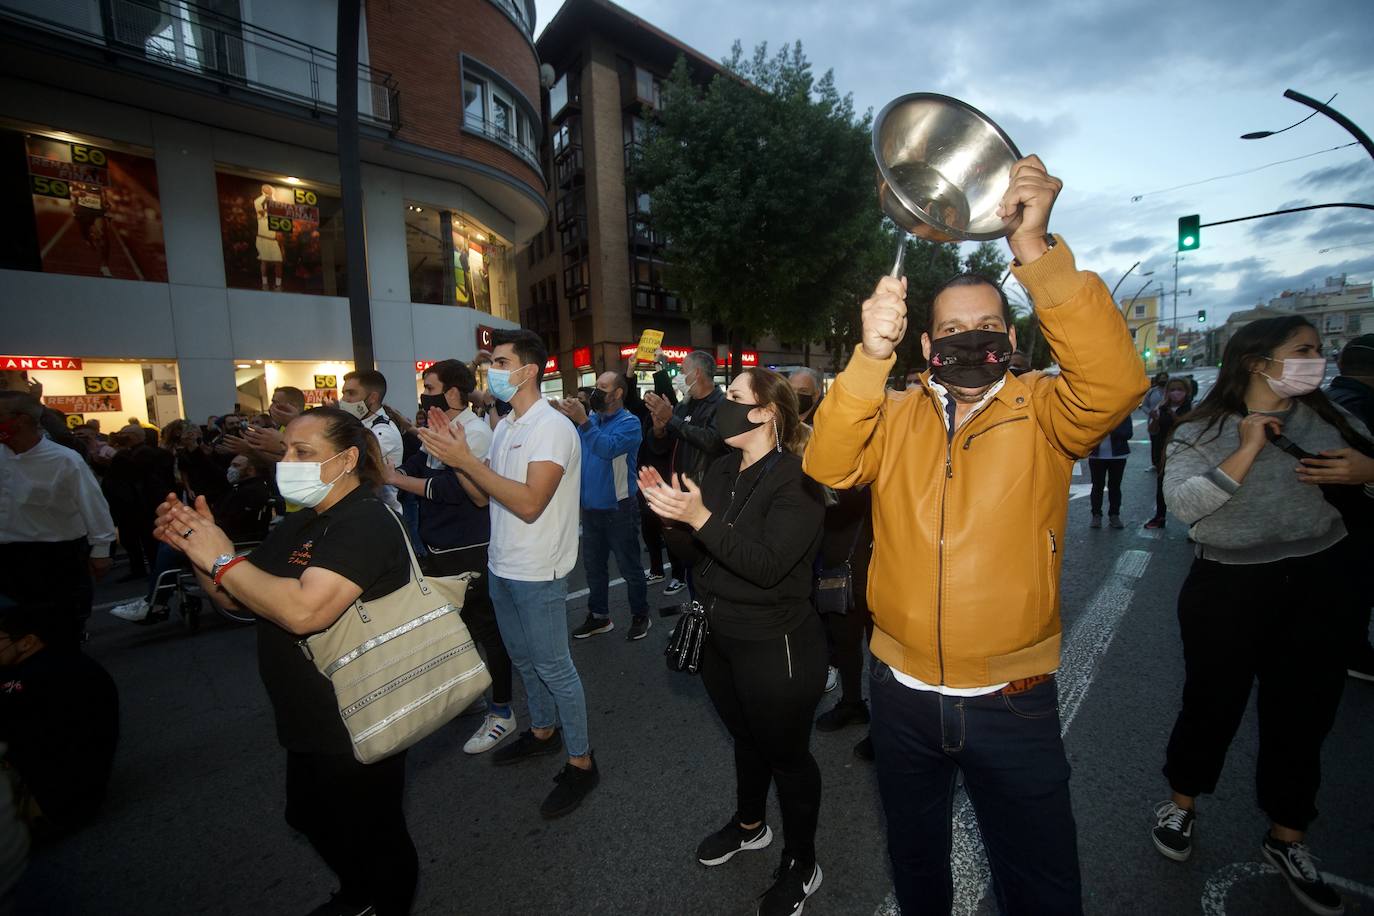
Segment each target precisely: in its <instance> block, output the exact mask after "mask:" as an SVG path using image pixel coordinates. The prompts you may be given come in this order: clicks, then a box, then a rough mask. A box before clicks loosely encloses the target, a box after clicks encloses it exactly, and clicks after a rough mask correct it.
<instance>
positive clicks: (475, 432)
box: [420, 407, 493, 470]
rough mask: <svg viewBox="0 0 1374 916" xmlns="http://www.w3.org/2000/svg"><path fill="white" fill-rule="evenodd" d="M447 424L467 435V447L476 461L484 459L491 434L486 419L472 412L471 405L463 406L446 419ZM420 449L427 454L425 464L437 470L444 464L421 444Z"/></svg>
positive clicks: (488, 447) (489, 446) (489, 448)
mask: <svg viewBox="0 0 1374 916" xmlns="http://www.w3.org/2000/svg"><path fill="white" fill-rule="evenodd" d="M448 425H449V428H450V429H459V428H461V429H462V430H463V435H464V436H467V440H468V449H469V450H471V452H472V454H473V456H474V457H476V458H477V460H478V461H485V460H486V458H487V454H488V453H489V452H490V451H491V440H492V436H493V433H492V431H491V426H489V425H488V424H487V421H486V420H483V419H482V418H481V417H479V416H477V414H475V413H473V412H472V408H471V407H464V408H463V409H462V411H461V412H460V413H459V414H458V415H457V416H456V417H454V418H453V419H452V420H449V421H448ZM420 451H422V452H425V455H426V456H427V457H426V458H425V464H426V465H428V466H429V467H431V468H434V469H435V470H438V469H439V468H441V467H443V466H444V463H443V462H442V461H440V460H439V459H438V458H435V457H434V456H433V455H430V454H429V452H427V451H425V447H424V446H423V445H422V446H420Z"/></svg>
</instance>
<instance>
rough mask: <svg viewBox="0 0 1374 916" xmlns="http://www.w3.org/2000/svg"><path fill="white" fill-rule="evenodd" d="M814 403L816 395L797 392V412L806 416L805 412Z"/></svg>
mask: <svg viewBox="0 0 1374 916" xmlns="http://www.w3.org/2000/svg"><path fill="white" fill-rule="evenodd" d="M815 404H816V397H815V395H810V394H799V395H797V413H799V414H801V415H802V416H806V412H807V411H808V410H810V409H811V408H812V407H813V406H815Z"/></svg>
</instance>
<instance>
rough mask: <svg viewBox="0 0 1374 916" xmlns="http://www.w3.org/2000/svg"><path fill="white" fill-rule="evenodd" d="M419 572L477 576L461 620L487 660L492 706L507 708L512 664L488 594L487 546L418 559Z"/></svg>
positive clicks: (473, 581) (469, 590)
mask: <svg viewBox="0 0 1374 916" xmlns="http://www.w3.org/2000/svg"><path fill="white" fill-rule="evenodd" d="M420 568H421V569H423V570H424V572H425V575H427V576H456V575H459V574H461V573H465V572H476V573H480V575H479V576H478V577H477V578H476V579H474V580H472V581H471V582H469V583H468V590H467V594H466V595H465V596H464V598H463V610H462V618H463V623H465V624H467V628H468V633H470V634H471V635H472V638H473V639H475V640H477V644H478V645H480V646H481V647H482V650H483V652H484V653H485V654H486V657H487V672H488V673H489V674H491V702H492V703H494V704H495V705H497V706H509V705H510V683H511V681H510V679H511V663H510V653H508V652H507V651H506V644H505V643H504V642H502V641H501V631H500V629H498V628H497V626H496V610H495V608H493V607H492V606H491V596H490V595H489V594H488V592H487V581H488V578H487V577H488V576H490V575H491V574H490V573H489V572H487V548H486V545H482V546H481V547H473V548H470V549H468V550H452V551H445V552H443V553H433V552H431V553H429V554H427V555H426V556H424V557H422V558H421V559H420Z"/></svg>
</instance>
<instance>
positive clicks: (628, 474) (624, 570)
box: [558, 372, 650, 639]
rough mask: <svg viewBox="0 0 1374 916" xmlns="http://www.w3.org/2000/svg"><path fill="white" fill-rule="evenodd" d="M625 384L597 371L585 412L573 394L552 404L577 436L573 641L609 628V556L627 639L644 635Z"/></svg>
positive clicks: (638, 432)
mask: <svg viewBox="0 0 1374 916" xmlns="http://www.w3.org/2000/svg"><path fill="white" fill-rule="evenodd" d="M628 390H629V383H628V382H627V381H626V380H625V376H623V375H621V374H620V373H619V372H603V373H601V376H600V377H599V378H598V379H597V380H596V388H595V389H593V390H592V394H591V415H590V416H588V413H587V411H586V409H584V408H583V406H582V403H581V402H580V401H578V400H576V399H568V400H564V401H560V402H559V404H558V409H559V410H560V411H562V412H563V413H564V414H565V415H566V416H567V417H568V419H569V420H572V421H573V423H574V424H575V425H576V426H577V434H578V436H579V437H580V438H581V440H582V565H583V567H584V568H585V569H586V571H587V590H588V591H589V592H590V594H589V595H588V597H587V611H588V613H587V619H586V621H585V622H583V624H582V625H581V626H580V627H578V628H577V629H576V630H573V632H572V637H573V639H586V638H587V637H588V636H596V635H597V634H598V633H609V632H610V631H611V630H613V629H615V624H614V623H612V622H611V610H610V604H609V603H608V601H609V592H610V562H609V561H610V555H611V554H615V561H616V565H617V566H619V567H620V575H621V576H622V577H623V578H624V579H625V584H626V587H627V588H628V589H629V593H630V613H631V615H632V618H631V621H630V632H629V635H628V637H627V638H628V639H643V638H644V637H645V636H646V635H648V633H649V627H650V621H649V595H648V587H647V584H646V582H645V579H644V562H643V552H642V551H641V550H640V547H639V504H638V503H637V502H636V501H635V492H636V489H637V487H638V484H637V483H636V477H637V475H638V473H639V468H638V467H637V465H638V460H637V458H638V454H639V444H640V442H641V441H642V439H643V437H644V433H643V430H642V428H641V426H640V424H639V420H638V419H637V418H636V417H635V415H634V414H632V413H630V412H629V411H628V410H626V409H625V392H626V391H628Z"/></svg>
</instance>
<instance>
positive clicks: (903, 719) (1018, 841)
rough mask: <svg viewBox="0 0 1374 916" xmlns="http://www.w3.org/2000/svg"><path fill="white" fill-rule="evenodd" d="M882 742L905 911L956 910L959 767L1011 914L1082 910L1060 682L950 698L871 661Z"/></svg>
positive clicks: (878, 745) (882, 780) (886, 806)
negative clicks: (953, 863) (953, 862)
mask: <svg viewBox="0 0 1374 916" xmlns="http://www.w3.org/2000/svg"><path fill="white" fill-rule="evenodd" d="M871 670H872V674H871V675H870V677H869V700H870V702H872V704H873V725H872V731H871V734H872V736H873V751H874V753H875V755H876V757H877V760H876V763H877V769H878V790H879V793H880V794H881V796H882V801H883V811H884V813H885V814H886V816H887V851H888V855H889V856H890V857H891V859H892V873H893V881H894V883H895V885H896V891H897V901H898V903H899V904H900V905H901V909H902V913H904V914H905V916H918V914H929V913H939V914H942V916H947V914H948V913H949V912H950V907H951V905H952V902H953V895H954V882H953V878H952V874H951V870H950V849H951V844H952V836H953V830H952V821H953V811H954V799H955V790H954V784H955V776H956V775H957V773H958V772H960V771H962V772H963V774H964V788H965V790H966V791H967V792H968V795H969V799H970V800H971V801H972V802H973V809H974V812H975V814H976V815H977V817H978V827H979V830H980V831H981V833H982V836H983V845H984V846H985V847H986V849H987V854H988V864H989V865H990V866H991V867H992V883H993V889H994V891H995V892H996V895H997V903H998V906H999V908H1000V910H1001V912H1002V913H1004V914H1009V916H1017V914H1022V913H1034V914H1037V916H1041V914H1065V913H1067V914H1079V913H1082V912H1083V902H1082V886H1081V881H1080V878H1079V871H1078V837H1077V831H1076V828H1075V826H1074V820H1073V810H1072V809H1071V807H1070V804H1069V763H1068V760H1067V759H1066V758H1065V756H1064V742H1063V741H1062V740H1061V738H1060V736H1059V690H1058V685H1057V683H1056V682H1055V681H1054V680H1053V679H1051V680H1048V681H1045V682H1044V683H1041V684H1038V685H1037V686H1035V687H1033V688H1031V689H1030V690H1028V691H1026V692H1025V693H1022V694H1018V695H1015V696H1005V695H1001V694H993V695H989V696H981V697H948V696H942V695H941V694H938V693H934V692H930V691H924V690H914V689H912V688H910V687H907V686H906V685H904V684H900V683H898V682H897V679H896V678H894V677H893V676H892V669H891V668H889V667H888V666H887V665H886V664H884V663H883V662H881V661H879V660H878V659H874V660H873V664H872V666H871Z"/></svg>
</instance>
